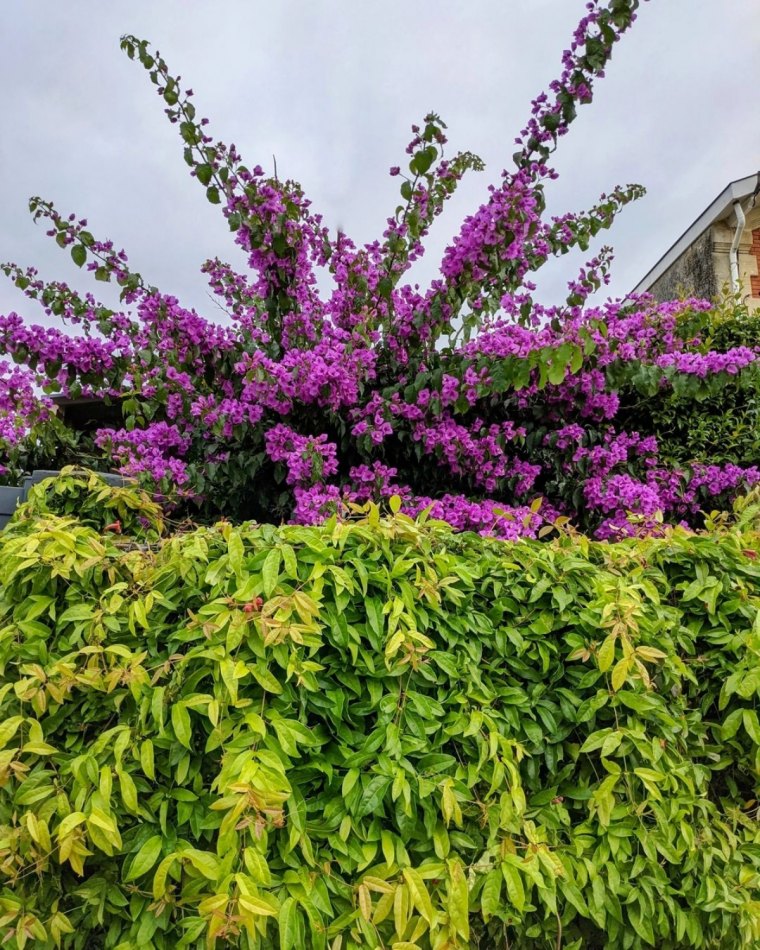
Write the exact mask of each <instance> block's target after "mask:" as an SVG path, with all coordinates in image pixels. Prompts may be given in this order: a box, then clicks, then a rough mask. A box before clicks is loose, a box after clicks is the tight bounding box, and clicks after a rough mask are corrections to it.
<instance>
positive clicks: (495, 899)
mask: <svg viewBox="0 0 760 950" xmlns="http://www.w3.org/2000/svg"><path fill="white" fill-rule="evenodd" d="M502 879H503V875H502V873H501V872H500V871H489V872H488V874H486V879H485V882H484V884H483V890H482V891H481V892H480V909H481V912H482V914H483V920H484V921H485V922H486V923H488V921H489V920H490V919H491V918H492V917H493V915H494V914H496V913H498V912H499V910H501V884H502Z"/></svg>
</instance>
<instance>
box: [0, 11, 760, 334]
mask: <svg viewBox="0 0 760 950" xmlns="http://www.w3.org/2000/svg"><path fill="white" fill-rule="evenodd" d="M583 10H584V2H583V0H426V2H422V0H383V2H382V3H379V2H372V0H363V2H357V0H268V2H261V0H213V2H212V0H160V2H156V0H121V2H119V0H111V2H108V3H104V2H96V0H67V2H65V3H62V2H61V0H2V21H1V23H0V88H2V90H3V98H2V119H3V121H2V128H1V130H0V172H2V174H0V261H5V260H9V259H10V260H14V261H16V262H17V263H19V264H22V265H27V264H34V265H36V266H38V267H39V268H40V271H41V273H42V275H43V276H44V277H46V278H58V279H70V280H72V282H73V283H75V285H76V286H78V287H80V289H87V287H88V278H87V276H86V275H84V274H81V273H78V272H77V271H76V268H75V267H74V265H73V264H72V262H71V260H70V259H69V258H68V254H67V253H66V252H63V251H61V250H59V249H58V248H57V247H56V245H55V244H54V242H52V241H51V240H50V239H49V238H46V237H45V236H44V229H43V228H42V227H41V226H39V225H37V226H35V225H34V224H33V223H32V221H31V218H30V217H29V216H28V213H27V210H26V207H27V201H28V198H29V196H31V195H35V194H39V195H41V196H43V197H45V198H49V199H51V200H53V201H54V202H55V203H56V205H57V206H58V208H59V209H60V210H61V211H67V212H68V211H76V213H77V214H78V215H81V216H86V217H87V218H88V220H89V225H90V229H91V230H92V231H93V232H94V233H95V234H96V236H98V237H100V238H109V237H110V238H112V239H113V240H114V242H115V243H116V244H117V246H123V247H124V248H125V249H126V250H127V252H128V254H129V255H130V259H131V261H132V263H133V265H134V266H135V267H136V268H137V269H138V270H140V271H141V272H142V273H143V274H144V276H145V277H146V278H147V279H149V280H150V281H151V282H152V283H155V284H157V285H158V286H159V287H161V289H163V290H165V291H167V292H171V293H176V294H177V296H179V297H180V298H181V300H182V301H183V302H184V303H185V304H186V305H192V306H195V307H197V308H198V309H199V310H200V311H201V312H204V313H205V314H207V315H212V314H214V313H216V314H218V313H219V311H216V309H215V307H214V305H213V304H212V303H211V302H210V300H209V298H208V295H207V292H206V285H205V281H204V278H203V276H202V275H201V274H200V273H199V268H200V266H201V264H202V262H203V261H204V260H205V259H206V258H207V257H209V256H213V255H216V254H218V255H219V256H221V257H222V258H224V259H228V260H230V261H233V262H236V261H239V260H240V258H239V252H238V251H237V250H236V248H235V247H234V246H233V245H232V242H231V239H230V236H229V232H228V231H227V227H226V225H225V224H224V221H223V219H222V217H221V215H220V213H219V209H218V208H215V207H212V206H211V205H209V204H207V202H206V200H205V197H204V195H203V193H202V191H201V189H200V188H199V186H198V184H197V183H196V182H195V181H194V180H193V179H191V178H190V177H189V176H188V174H187V167H186V166H185V164H184V162H183V160H182V146H181V144H180V141H179V137H178V135H177V131H176V129H175V127H173V126H171V125H169V123H168V122H167V120H166V118H165V116H164V114H163V111H162V108H161V103H160V101H159V99H158V97H157V96H156V95H155V93H154V90H153V87H152V85H151V84H150V81H149V79H148V77H147V75H146V74H145V72H144V71H143V69H142V67H140V66H139V64H137V63H131V62H130V61H129V60H128V59H127V58H126V56H125V55H124V54H123V53H121V51H120V50H119V37H120V36H121V34H123V33H126V32H129V33H134V34H136V35H138V36H141V37H145V38H147V39H149V40H150V41H151V42H152V43H153V44H154V45H155V46H157V47H158V48H159V49H160V50H161V52H162V54H163V55H164V56H165V57H166V58H167V60H168V62H169V65H170V68H171V69H172V70H173V71H174V72H179V73H181V75H182V82H183V85H184V86H192V88H193V89H194V90H195V93H196V97H195V103H196V107H197V109H198V111H199V113H200V114H202V115H207V116H209V117H210V119H211V131H212V134H214V135H215V136H217V137H219V138H222V139H224V140H227V141H234V142H235V143H236V145H237V146H238V148H239V149H240V151H241V152H242V154H243V157H244V159H245V160H246V161H247V162H248V163H249V164H251V165H253V164H256V163H260V164H262V165H263V166H264V167H265V168H268V169H271V167H272V156H273V155H275V156H276V159H277V168H278V172H279V174H280V176H281V177H292V178H296V179H298V180H299V181H300V182H301V183H302V184H303V186H304V189H305V191H306V193H307V194H308V195H309V196H310V197H311V198H312V201H313V203H314V205H315V207H316V208H317V209H318V210H320V211H321V212H322V213H323V214H324V218H325V222H326V223H327V224H328V225H329V226H330V227H331V228H333V229H334V228H337V227H340V228H343V229H344V230H346V231H347V232H348V233H349V234H350V235H351V236H352V237H353V238H354V239H355V240H357V241H360V242H363V241H367V240H372V239H374V238H375V237H377V236H379V235H380V233H381V232H382V229H383V225H384V220H385V218H386V217H387V215H388V214H389V213H390V212H392V210H393V208H394V207H395V205H396V204H397V197H398V193H397V188H398V179H391V178H389V177H388V175H387V170H388V167H389V166H391V165H395V164H401V163H402V159H403V157H404V146H405V144H406V142H407V141H408V139H409V126H410V125H411V124H412V123H413V122H415V121H417V120H418V119H420V118H421V117H422V116H423V115H424V114H425V113H426V112H428V111H430V110H433V111H436V112H438V113H440V114H441V115H442V116H443V118H444V120H445V121H446V122H447V123H448V126H449V140H450V146H449V147H450V149H451V150H452V151H454V150H459V149H470V150H472V151H475V152H477V153H478V154H480V155H481V157H482V158H483V159H484V160H485V161H486V171H485V172H483V173H481V174H479V175H475V174H473V175H472V176H471V177H470V178H469V179H468V180H466V181H465V182H463V183H462V186H461V189H460V192H459V193H458V195H457V197H456V198H455V200H454V201H452V202H451V203H450V206H449V209H448V211H447V213H446V214H445V215H444V216H443V217H442V218H440V219H439V220H438V222H437V223H436V225H435V227H434V231H433V233H432V235H431V239H430V241H429V252H428V256H427V257H426V258H425V260H424V261H423V262H422V263H421V264H420V265H419V267H418V270H417V271H416V274H415V276H417V277H418V279H419V280H420V281H426V280H429V279H430V278H431V277H432V276H434V275H435V273H436V271H437V265H438V262H439V260H440V256H441V251H442V249H443V248H444V246H445V245H446V244H447V243H448V240H449V239H450V238H451V236H452V235H453V234H454V233H455V232H456V231H457V229H458V225H459V223H460V221H461V219H462V217H463V216H464V215H465V214H466V213H468V212H469V211H471V210H474V209H475V208H476V207H477V206H478V204H480V202H481V201H482V200H483V197H484V195H485V193H486V187H487V185H488V184H489V182H491V181H496V180H497V179H498V176H499V172H500V170H501V169H502V168H503V167H504V166H505V165H507V164H508V163H509V161H510V156H511V154H512V152H513V151H514V148H513V139H514V136H515V135H516V134H517V132H518V131H519V129H520V128H521V127H522V125H523V123H524V120H525V118H526V117H527V114H528V111H529V103H530V100H531V98H532V97H533V96H534V95H535V94H536V93H538V92H539V91H540V90H541V89H542V88H544V87H545V86H546V85H547V83H548V82H549V81H550V80H551V79H552V78H554V77H555V76H557V75H558V73H559V61H560V56H561V53H562V50H563V49H564V48H565V46H566V45H567V42H568V39H569V37H570V35H571V32H572V29H573V27H574V25H575V23H576V22H577V20H578V19H579V18H580V16H581V15H582V14H583ZM758 94H760V2H758V0H651V2H649V3H645V4H643V5H642V9H641V11H640V15H639V19H638V21H637V23H636V24H635V25H634V27H633V29H632V30H631V31H630V32H629V33H628V34H627V35H626V37H625V38H624V39H623V40H622V42H621V43H619V44H618V46H617V47H616V50H615V54H614V55H613V59H612V62H611V65H610V67H609V69H608V75H607V77H606V78H605V79H604V80H603V81H601V82H600V83H599V84H598V85H597V88H596V94H595V99H594V102H593V104H592V105H591V106H587V107H585V108H584V109H583V110H582V111H581V115H580V118H579V119H578V120H577V121H576V123H575V124H574V125H573V127H572V130H571V132H570V134H569V135H568V136H567V137H566V138H565V139H563V140H562V142H561V145H560V148H559V150H558V152H557V153H556V156H555V165H556V167H557V169H558V170H559V172H560V176H561V177H560V179H559V181H557V182H556V183H554V184H553V185H552V186H551V193H550V202H551V210H552V212H556V213H561V212H564V211H567V210H579V209H582V208H585V207H587V206H588V205H590V204H592V203H593V202H594V201H595V199H596V198H597V197H598V195H599V194H600V193H601V192H602V191H605V190H609V189H610V188H611V187H612V186H613V185H615V184H618V183H620V184H624V183H627V182H632V181H637V182H640V183H641V184H643V185H645V186H646V187H647V189H648V194H647V196H646V197H645V198H643V199H642V200H641V201H639V202H638V203H636V204H635V205H633V206H629V207H628V208H627V209H626V210H625V211H624V212H623V214H622V215H621V216H620V218H619V219H618V222H617V224H616V226H615V227H614V228H613V230H612V231H611V232H604V233H603V236H602V238H601V239H600V241H599V245H601V244H602V243H605V242H607V241H611V243H612V244H613V245H614V246H615V249H616V264H615V268H614V271H613V283H612V285H611V287H610V293H611V294H613V295H618V294H624V293H626V292H627V291H628V290H630V289H631V288H632V287H633V286H634V285H635V284H636V283H637V282H638V280H639V279H640V278H641V277H642V276H643V274H644V273H645V272H646V271H647V270H648V269H649V267H650V266H651V265H652V264H653V263H654V262H655V261H656V260H657V258H659V257H660V255H661V254H662V252H664V250H665V249H666V248H667V247H668V246H669V245H670V244H671V243H672V242H673V241H674V240H675V239H676V238H677V237H678V236H679V234H680V233H681V232H682V231H683V230H685V228H686V227H687V226H688V225H689V224H690V223H691V222H692V221H693V220H694V218H696V217H697V215H698V214H699V213H700V212H701V211H702V210H703V209H704V208H705V207H706V206H707V205H708V204H709V203H710V202H711V201H712V199H713V198H714V197H715V196H716V195H717V194H718V192H720V191H721V190H722V189H723V188H724V187H725V185H726V184H727V183H728V182H729V181H730V180H732V179H734V178H739V177H743V176H745V175H748V174H751V173H753V172H754V171H756V170H757V169H758V167H760V109H759V108H758ZM582 262H583V261H582V258H581V257H573V258H572V259H570V258H569V257H567V258H564V259H563V260H562V261H560V262H553V263H552V264H551V265H549V266H547V268H545V270H544V271H542V276H541V277H540V279H539V290H540V296H541V298H542V299H543V300H544V301H545V302H552V301H553V300H559V299H562V297H563V296H564V295H563V289H564V283H565V281H566V280H567V279H569V278H570V277H572V276H573V275H574V273H575V272H576V271H577V268H578V267H579V266H580V264H582ZM93 289H95V290H96V291H102V290H103V285H101V284H97V285H93ZM12 309H15V310H18V311H19V312H20V313H24V314H26V315H28V317H29V318H31V319H33V320H34V321H38V320H39V318H40V315H41V311H39V310H37V308H36V306H35V305H34V304H32V303H31V302H27V301H26V300H25V299H24V298H23V297H22V296H21V294H20V293H19V292H18V291H17V290H15V288H13V287H12V286H11V285H10V284H9V283H8V282H7V281H6V280H5V278H4V277H3V276H2V275H0V313H6V312H8V311H9V310H12Z"/></svg>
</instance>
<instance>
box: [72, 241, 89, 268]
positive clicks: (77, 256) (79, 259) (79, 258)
mask: <svg viewBox="0 0 760 950" xmlns="http://www.w3.org/2000/svg"><path fill="white" fill-rule="evenodd" d="M71 259H72V260H73V261H74V263H75V264H76V265H77V267H81V266H82V265H83V264H84V262H85V261H86V260H87V250H86V248H84V247H83V246H82V245H81V244H75V245H74V246H73V247H72V248H71Z"/></svg>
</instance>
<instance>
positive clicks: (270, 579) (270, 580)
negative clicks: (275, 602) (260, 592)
mask: <svg viewBox="0 0 760 950" xmlns="http://www.w3.org/2000/svg"><path fill="white" fill-rule="evenodd" d="M279 577H280V550H279V548H272V550H271V551H270V552H269V554H267V556H266V558H265V560H264V565H263V567H262V568H261V578H262V581H263V584H264V595H265V596H266V597H271V595H272V594H273V593H274V589H275V587H277V581H278V580H279Z"/></svg>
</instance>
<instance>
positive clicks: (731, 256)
mask: <svg viewBox="0 0 760 950" xmlns="http://www.w3.org/2000/svg"><path fill="white" fill-rule="evenodd" d="M734 214H735V215H736V231H735V232H734V239H733V241H732V242H731V250H730V251H729V252H728V261H729V267H730V269H731V292H732V293H734V294H738V293H739V292H740V290H741V287H740V284H739V254H738V251H739V242H740V241H741V239H742V234H744V225H745V224H746V223H747V219H746V218H745V217H744V209H743V208H742V205H741V202H740V201H735V202H734Z"/></svg>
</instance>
